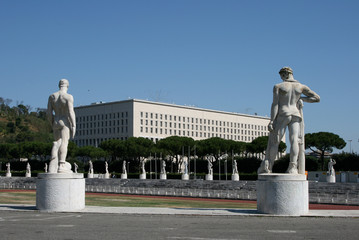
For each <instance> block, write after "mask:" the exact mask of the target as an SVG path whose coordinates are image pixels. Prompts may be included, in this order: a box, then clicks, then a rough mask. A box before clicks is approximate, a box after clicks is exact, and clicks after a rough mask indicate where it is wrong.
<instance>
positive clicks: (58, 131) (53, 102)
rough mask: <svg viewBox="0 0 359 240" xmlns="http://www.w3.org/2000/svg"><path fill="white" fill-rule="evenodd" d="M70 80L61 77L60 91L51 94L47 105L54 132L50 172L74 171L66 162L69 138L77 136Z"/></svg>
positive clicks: (48, 116)
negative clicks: (69, 89)
mask: <svg viewBox="0 0 359 240" xmlns="http://www.w3.org/2000/svg"><path fill="white" fill-rule="evenodd" d="M68 88H69V81H68V80H66V79H61V80H60V82H59V91H58V92H55V93H53V94H51V95H50V97H49V101H48V105H47V118H48V120H49V121H50V123H51V124H52V129H53V132H54V139H55V141H54V142H53V147H52V150H51V161H50V164H49V173H56V172H57V173H72V171H71V164H70V163H68V162H66V155H67V146H68V143H69V139H70V137H71V138H74V137H75V132H76V118H75V111H74V106H73V104H74V99H73V97H72V95H70V94H68V93H67V90H68Z"/></svg>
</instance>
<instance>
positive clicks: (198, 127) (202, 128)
mask: <svg viewBox="0 0 359 240" xmlns="http://www.w3.org/2000/svg"><path fill="white" fill-rule="evenodd" d="M143 123H144V122H143V119H141V128H143V126H142V125H143ZM148 123H150V124H148ZM148 125H149V126H155V127H158V125H159V127H165V128H167V127H169V128H178V129H179V130H180V129H187V130H196V131H198V130H199V131H205V132H206V131H208V132H223V133H232V134H233V133H234V134H245V135H247V131H248V135H250V134H251V132H252V135H254V134H255V133H254V132H257V131H250V130H243V129H236V128H235V129H233V128H225V127H223V128H222V127H211V126H202V125H193V124H184V123H183V124H181V123H178V124H177V123H172V122H169V123H168V124H167V122H164V123H163V122H162V121H160V122H159V124H158V121H154V122H153V121H152V120H151V121H150V122H148V121H147V120H145V126H148Z"/></svg>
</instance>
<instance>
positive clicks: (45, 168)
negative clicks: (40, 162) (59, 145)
mask: <svg viewBox="0 0 359 240" xmlns="http://www.w3.org/2000/svg"><path fill="white" fill-rule="evenodd" d="M47 169H48V166H47V163H45V167H44V171H45V173H47Z"/></svg>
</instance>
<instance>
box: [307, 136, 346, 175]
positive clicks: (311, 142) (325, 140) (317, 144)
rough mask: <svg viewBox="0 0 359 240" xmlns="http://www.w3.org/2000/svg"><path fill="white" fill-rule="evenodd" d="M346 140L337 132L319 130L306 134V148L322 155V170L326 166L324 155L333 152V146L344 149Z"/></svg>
mask: <svg viewBox="0 0 359 240" xmlns="http://www.w3.org/2000/svg"><path fill="white" fill-rule="evenodd" d="M345 145H346V143H345V141H344V140H343V139H342V138H341V137H339V136H338V135H337V134H334V133H330V132H317V133H307V134H305V148H306V149H308V148H309V149H310V150H311V151H312V152H314V153H317V154H318V155H319V156H320V167H321V170H323V169H325V168H324V155H325V152H329V153H331V152H333V148H337V149H343V148H344V147H345Z"/></svg>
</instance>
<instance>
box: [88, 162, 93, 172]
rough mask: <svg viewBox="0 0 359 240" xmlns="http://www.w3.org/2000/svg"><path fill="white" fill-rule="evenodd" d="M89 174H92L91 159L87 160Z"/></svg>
mask: <svg viewBox="0 0 359 240" xmlns="http://www.w3.org/2000/svg"><path fill="white" fill-rule="evenodd" d="M89 174H93V164H92V161H91V160H90V161H89Z"/></svg>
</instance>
